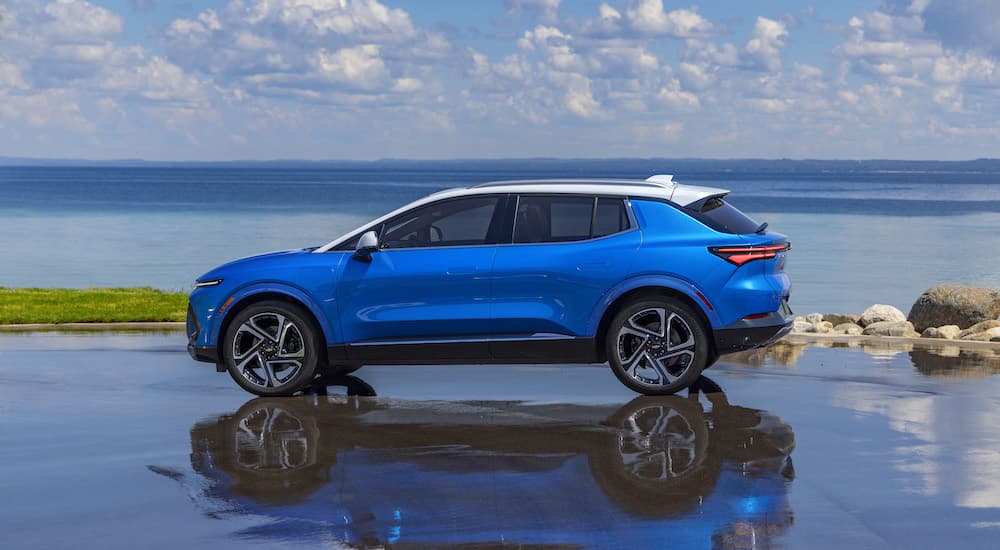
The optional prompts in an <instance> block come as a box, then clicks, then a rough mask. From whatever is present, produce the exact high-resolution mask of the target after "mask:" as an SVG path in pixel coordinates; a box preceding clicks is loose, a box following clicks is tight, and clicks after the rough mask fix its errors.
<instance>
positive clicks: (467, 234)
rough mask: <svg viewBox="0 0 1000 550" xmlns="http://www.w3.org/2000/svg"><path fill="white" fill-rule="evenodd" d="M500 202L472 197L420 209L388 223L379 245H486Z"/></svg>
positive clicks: (406, 246) (404, 246)
mask: <svg viewBox="0 0 1000 550" xmlns="http://www.w3.org/2000/svg"><path fill="white" fill-rule="evenodd" d="M499 202H500V199H499V198H498V197H469V198H465V199H456V200H449V201H443V202H439V203H434V204H430V205H427V206H423V207H420V208H416V209H414V210H411V211H409V212H407V213H405V214H402V215H400V216H397V217H396V218H395V219H392V220H389V221H388V222H386V223H385V225H384V226H383V227H382V234H381V238H380V239H379V242H380V243H381V246H382V248H388V249H393V248H420V247H428V246H471V245H479V244H486V242H487V237H488V236H489V232H490V223H491V222H492V220H493V217H494V213H495V212H496V209H497V204H498V203H499Z"/></svg>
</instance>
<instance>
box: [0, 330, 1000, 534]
mask: <svg viewBox="0 0 1000 550" xmlns="http://www.w3.org/2000/svg"><path fill="white" fill-rule="evenodd" d="M183 343H184V342H183V337H182V336H181V335H180V334H178V333H161V334H134V333H133V334H79V335H74V334H62V333H51V332H50V333H25V334H2V335H0V465H2V467H0V495H2V496H3V501H2V502H3V504H2V506H3V513H2V514H0V532H3V538H2V540H3V542H2V546H3V547H4V548H69V547H73V548H76V547H80V546H83V547H101V548H133V547H147V548H178V547H212V548H228V547H241V548H245V547H251V546H265V547H275V546H279V547H280V546H292V545H300V544H301V543H307V544H309V545H310V546H311V547H315V546H326V547H333V548H336V547H359V546H360V547H363V546H397V547H413V546H429V547H442V546H449V545H452V546H464V545H480V546H502V545H511V546H517V545H519V544H524V545H528V544H532V545H550V546H557V547H558V546H589V547H601V548H610V547H621V548H636V547H667V546H669V547H712V546H723V547H737V548H738V547H753V546H755V545H756V546H757V547H769V546H777V547H791V548H817V547H836V548H843V547H852V548H855V547H857V548H862V547H870V548H881V547H907V548H919V547H927V548H950V547H956V546H958V547H963V548H968V547H984V548H985V547H995V541H996V540H997V536H998V535H1000V430H997V429H996V419H997V418H998V417H1000V377H997V376H995V375H994V373H996V372H1000V357H998V356H996V355H995V354H994V352H992V351H969V350H958V349H957V348H954V349H950V348H935V349H924V348H920V347H918V348H915V349H914V348H912V347H911V346H907V347H902V348H901V347H890V346H879V347H872V346H868V347H866V348H860V347H856V348H832V347H817V346H813V347H807V346H783V347H780V348H775V349H773V350H772V351H771V352H770V353H768V354H756V355H751V356H744V357H738V358H735V359H733V358H731V360H730V361H729V362H725V363H720V364H719V365H717V366H715V367H713V368H712V369H711V370H709V371H708V372H707V375H708V377H707V378H704V379H702V380H701V381H700V383H699V385H698V387H697V391H696V392H693V393H692V394H690V395H687V394H686V395H684V396H682V397H673V398H663V399H650V398H639V399H636V398H635V395H634V394H632V393H630V392H629V391H628V390H626V389H625V388H624V387H622V386H621V385H620V384H619V383H618V382H617V380H615V378H614V377H613V375H612V374H611V373H610V371H609V370H608V369H607V368H598V367H579V366H576V367H573V366H567V367H368V368H365V369H362V370H361V371H359V372H358V373H357V377H356V378H352V379H345V380H339V381H336V382H337V384H338V385H332V386H330V387H329V388H328V393H329V395H311V396H304V397H298V398H288V399H251V398H250V396H249V395H248V394H245V393H243V392H242V390H239V389H238V388H237V387H236V386H235V385H234V384H233V383H232V381H231V380H230V379H229V378H228V376H227V375H224V374H216V373H215V372H214V369H212V368H211V366H209V365H204V364H199V363H194V362H193V361H191V360H190V359H189V358H188V357H187V355H186V354H185V353H184V352H183V351H182V348H183ZM734 361H738V362H734ZM373 393H374V394H377V397H361V396H364V395H370V394H373ZM345 394H351V395H350V396H348V395H345Z"/></svg>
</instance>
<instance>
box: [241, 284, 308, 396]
mask: <svg viewBox="0 0 1000 550" xmlns="http://www.w3.org/2000/svg"><path fill="white" fill-rule="evenodd" d="M222 354H223V360H224V361H225V364H226V368H227V370H228V371H229V375H230V376H232V377H233V380H235V381H236V383H237V384H239V385H240V387H242V388H243V389H245V390H247V391H248V392H250V393H254V394H256V395H262V396H277V395H292V394H293V393H295V392H297V391H299V390H302V389H303V388H305V387H307V386H308V385H309V384H310V383H311V382H312V380H313V378H314V377H315V374H316V366H317V365H318V364H320V359H321V356H322V347H321V346H320V333H319V331H318V330H317V329H316V328H314V324H313V323H312V320H311V318H310V317H309V315H308V314H307V313H306V312H305V311H303V310H302V308H300V307H297V306H295V305H293V304H289V303H287V302H279V301H266V302H260V303H257V304H253V305H251V306H250V307H248V308H246V309H244V310H243V311H241V312H239V313H238V314H237V315H236V317H235V318H233V320H232V322H231V323H229V328H228V329H227V330H226V335H225V340H224V341H223V346H222Z"/></svg>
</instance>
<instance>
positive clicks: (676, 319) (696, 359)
mask: <svg viewBox="0 0 1000 550" xmlns="http://www.w3.org/2000/svg"><path fill="white" fill-rule="evenodd" d="M605 345H606V347H605V349H606V350H608V362H609V363H610V364H611V370H612V371H614V373H615V376H617V377H618V380H620V381H621V382H622V383H623V384H625V385H626V386H628V387H629V388H630V389H632V390H634V391H637V392H639V393H642V394H645V395H670V394H673V393H676V392H678V391H680V390H682V389H684V388H686V387H688V386H690V385H691V384H692V383H693V382H694V381H695V380H697V379H698V376H699V375H700V374H701V371H702V370H704V369H705V366H706V365H707V363H708V359H709V355H710V351H711V350H710V349H709V342H708V335H707V334H706V332H705V329H704V327H703V326H702V324H701V321H700V319H699V318H698V315H697V314H696V313H695V312H694V311H692V310H691V308H690V307H688V306H687V304H684V303H683V302H680V301H678V300H675V299H673V298H666V297H664V298H650V299H644V300H638V301H636V302H633V303H631V304H629V305H627V306H626V307H625V308H624V309H622V310H621V311H619V312H618V314H617V315H615V318H614V319H613V320H612V321H611V325H610V327H609V329H608V336H607V342H606V344H605Z"/></svg>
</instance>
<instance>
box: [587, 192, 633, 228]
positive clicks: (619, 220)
mask: <svg viewBox="0 0 1000 550" xmlns="http://www.w3.org/2000/svg"><path fill="white" fill-rule="evenodd" d="M628 228H629V223H628V212H627V211H626V210H625V201H623V200H621V199H608V198H600V199H597V209H596V210H594V236H595V237H603V236H605V235H613V234H615V233H619V232H622V231H625V230H626V229H628Z"/></svg>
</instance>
